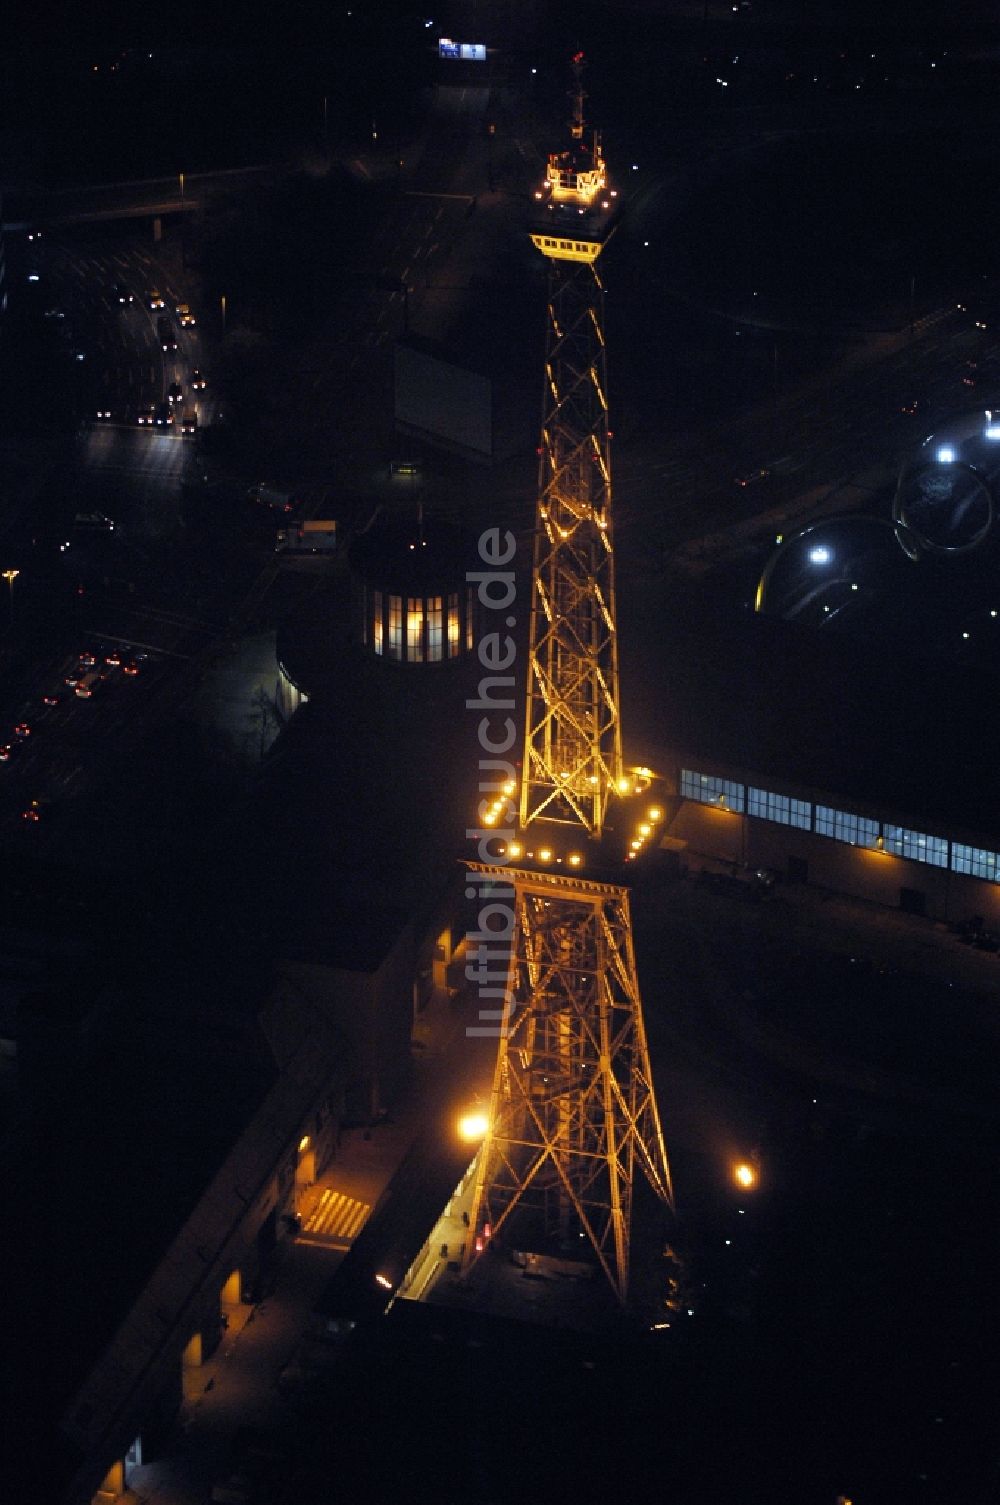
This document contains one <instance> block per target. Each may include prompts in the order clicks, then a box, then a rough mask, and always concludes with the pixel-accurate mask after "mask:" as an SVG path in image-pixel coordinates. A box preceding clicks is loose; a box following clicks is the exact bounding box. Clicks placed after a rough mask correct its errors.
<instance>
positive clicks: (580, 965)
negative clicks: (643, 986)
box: [465, 54, 672, 1303]
mask: <svg viewBox="0 0 1000 1505" xmlns="http://www.w3.org/2000/svg"><path fill="white" fill-rule="evenodd" d="M573 62H574V68H575V74H576V88H575V90H574V94H573V98H574V106H575V108H574V112H573V120H572V122H571V127H570V128H571V132H572V137H573V145H572V147H571V148H570V149H569V150H568V151H565V152H561V153H554V154H553V155H552V156H550V157H549V160H548V168H547V171H546V176H545V183H544V185H543V187H542V188H541V189H540V190H539V192H538V193H537V194H536V195H535V198H536V201H537V207H538V214H537V215H536V219H535V222H534V223H533V225H532V228H531V238H532V241H533V242H534V244H535V245H536V246H537V247H538V249H539V250H540V251H541V252H542V253H543V254H544V255H545V256H546V257H547V258H548V260H549V290H548V338H547V343H546V354H545V390H546V401H545V409H544V415H543V421H542V440H541V465H540V471H539V485H538V506H537V513H536V519H535V544H534V562H533V570H532V587H531V588H532V603H531V640H530V641H531V646H530V660H529V669H528V686H527V703H526V707H525V734H524V762H523V767H522V782H521V790H520V820H519V825H520V829H519V831H518V832H517V840H516V841H512V842H510V843H509V845H508V846H507V848H506V854H505V855H506V858H507V860H509V861H511V862H512V864H513V865H512V866H510V867H505V868H499V869H497V868H493V869H490V868H487V867H484V866H482V865H480V864H469V866H470V868H471V869H472V871H473V872H475V873H476V874H477V875H478V879H477V881H479V882H480V883H484V882H485V881H486V875H487V874H489V873H492V874H493V875H494V878H495V881H496V882H497V883H499V884H504V883H506V884H507V893H508V896H509V897H510V898H512V899H513V909H514V919H513V929H512V932H511V934H510V936H509V944H510V952H509V959H508V970H507V973H506V990H505V994H504V1024H503V1026H502V1028H501V1029H500V1030H498V1033H499V1034H500V1037H501V1038H500V1044H499V1052H498V1058H497V1065H496V1071H495V1074H494V1081H493V1091H492V1097H491V1104H490V1113H489V1120H488V1128H487V1131H486V1137H485V1139H484V1141H483V1145H482V1148H481V1151H480V1155H479V1158H478V1162H477V1168H476V1182H475V1189H474V1195H473V1208H472V1213H471V1230H472V1234H473V1237H472V1238H471V1239H470V1240H469V1242H468V1244H467V1246H466V1256H465V1265H466V1268H467V1269H468V1268H469V1267H470V1266H471V1265H472V1264H474V1262H475V1260H476V1257H477V1255H478V1254H479V1253H481V1252H482V1251H483V1249H484V1248H485V1247H486V1246H487V1244H488V1243H489V1242H490V1241H491V1240H495V1239H497V1238H498V1237H499V1238H500V1239H502V1240H504V1242H506V1243H509V1244H512V1245H513V1246H514V1247H516V1248H520V1249H522V1250H535V1251H537V1252H545V1251H548V1252H552V1251H553V1250H555V1249H558V1250H559V1251H561V1252H563V1253H565V1252H566V1251H567V1249H569V1250H572V1251H574V1252H577V1253H578V1254H579V1253H582V1252H586V1251H588V1249H589V1252H590V1253H591V1254H592V1255H595V1256H596V1258H597V1262H598V1264H599V1265H600V1267H601V1268H602V1269H603V1271H604V1273H605V1275H606V1276H607V1278H608V1280H609V1281H610V1283H611V1285H612V1287H613V1289H614V1291H615V1293H616V1295H617V1296H618V1298H619V1300H620V1301H622V1302H623V1303H624V1302H625V1300H626V1297H627V1292H628V1275H629V1246H630V1237H631V1222H632V1193H633V1183H634V1179H635V1176H636V1173H637V1172H639V1173H641V1174H642V1175H643V1176H644V1177H645V1179H646V1180H647V1181H648V1183H649V1185H650V1186H651V1188H652V1190H653V1192H654V1194H655V1196H656V1197H657V1198H658V1199H659V1201H661V1202H662V1203H664V1204H666V1205H668V1206H670V1205H672V1192H671V1185H670V1172H669V1169H668V1166H667V1157H666V1151H665V1148H664V1143H663V1133H662V1130H661V1127H660V1120H659V1115H658V1112H657V1107H656V1099H655V1095H654V1091H653V1080H652V1073H651V1070H650V1063H649V1052H648V1049H647V1044H646V1035H645V1028H644V1025H643V1018H642V1005H641V1001H640V997H639V985H638V979H637V976H636V968H635V957H634V955H633V949H632V923H631V916H630V912H629V895H628V889H627V888H624V887H622V886H620V885H618V884H616V883H609V882H604V881H598V880H596V879H593V878H591V877H590V876H588V874H587V872H586V868H587V867H588V866H589V864H590V860H591V858H592V857H599V855H600V853H599V850H598V843H599V839H600V838H601V836H602V834H603V832H604V830H605V818H606V815H607V811H608V803H609V799H610V797H611V796H612V795H613V794H619V795H623V796H624V795H630V796H637V797H641V796H642V795H643V794H644V793H645V792H646V790H648V787H649V778H650V777H651V775H650V773H649V770H648V769H641V770H633V771H632V774H630V775H629V776H625V775H624V774H623V771H622V753H621V730H620V722H619V714H618V651H617V636H616V623H615V594H614V555H613V551H612V530H611V472H610V465H609V456H608V438H609V434H608V419H607V387H606V381H605V374H604V372H605V356H604V333H603V319H602V305H603V287H602V284H601V281H600V279H599V277H598V275H597V269H596V261H597V257H598V255H599V254H600V251H601V248H602V246H603V245H604V243H605V242H606V240H607V237H608V235H609V234H610V232H611V229H612V228H613V224H614V209H615V194H614V190H612V189H609V188H608V184H607V174H606V170H605V165H604V159H603V157H602V155H601V148H600V142H599V139H598V138H597V136H596V135H595V136H594V137H593V145H592V147H589V148H588V147H587V146H586V145H585V144H584V122H583V98H584V95H583V90H582V88H581V86H580V71H581V67H582V62H583V58H582V54H578V55H577V57H575V58H574V60H573ZM514 799H515V789H514V785H513V783H509V784H508V785H506V786H505V788H504V790H503V792H502V794H501V796H500V797H499V798H498V799H496V800H494V801H493V804H492V805H491V806H490V807H489V808H488V809H487V810H485V811H484V812H483V818H484V821H485V823H486V825H488V826H489V825H496V824H498V823H501V822H503V821H506V820H507V819H509V818H510V817H512V816H513V814H514V809H513V804H514ZM637 818H638V819H639V822H640V823H639V825H638V826H637V830H638V831H639V832H644V833H645V835H646V836H649V835H650V834H651V831H652V830H653V828H654V827H655V824H656V823H657V822H658V821H659V820H660V819H661V811H660V810H659V809H658V808H657V807H656V806H655V805H654V806H651V807H648V808H647V807H645V806H644V807H643V809H642V811H641V812H639V814H638V817H637ZM628 819H629V816H628V815H627V813H626V811H625V807H624V805H623V806H622V820H623V822H625V821H627V820H628ZM581 838H582V839H581ZM588 838H589V840H588ZM643 839H644V838H643V837H641V836H640V837H638V838H636V840H634V841H633V843H632V847H633V848H634V847H636V846H637V845H640V844H641V842H642V840H643ZM479 975H480V977H481V978H483V977H484V976H485V975H487V974H486V973H484V971H483V969H482V967H481V968H480V972H479ZM489 976H490V978H491V980H496V974H495V973H491V974H489ZM502 976H503V974H502V973H501V974H500V977H501V978H502Z"/></svg>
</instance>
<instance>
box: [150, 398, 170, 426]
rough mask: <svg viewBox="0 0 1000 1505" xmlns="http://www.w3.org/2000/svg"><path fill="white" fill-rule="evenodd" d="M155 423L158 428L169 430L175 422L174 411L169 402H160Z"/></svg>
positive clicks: (155, 415) (154, 419)
mask: <svg viewBox="0 0 1000 1505" xmlns="http://www.w3.org/2000/svg"><path fill="white" fill-rule="evenodd" d="M153 421H154V423H155V425H156V427H157V428H169V427H170V425H171V424H172V423H173V421H174V410H173V408H172V407H171V406H170V404H169V402H158V403H157V405H156V412H155V413H154V415H153Z"/></svg>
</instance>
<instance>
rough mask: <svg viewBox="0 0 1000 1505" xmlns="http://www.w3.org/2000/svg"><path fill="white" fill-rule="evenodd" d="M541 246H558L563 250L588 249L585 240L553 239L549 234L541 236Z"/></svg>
mask: <svg viewBox="0 0 1000 1505" xmlns="http://www.w3.org/2000/svg"><path fill="white" fill-rule="evenodd" d="M542 245H543V246H559V247H560V248H561V249H562V250H564V251H589V250H590V243H588V242H587V241H585V240H553V239H552V237H551V236H549V235H544V236H543V237H542Z"/></svg>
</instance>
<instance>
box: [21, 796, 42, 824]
mask: <svg viewBox="0 0 1000 1505" xmlns="http://www.w3.org/2000/svg"><path fill="white" fill-rule="evenodd" d="M44 808H45V807H44V804H43V802H42V801H41V800H32V801H31V803H30V804H29V805H26V806H25V807H24V809H23V810H22V811H21V819H22V820H26V821H27V822H28V823H29V825H33V826H34V825H37V824H38V822H39V821H40V820H41V818H42V811H43V810H44Z"/></svg>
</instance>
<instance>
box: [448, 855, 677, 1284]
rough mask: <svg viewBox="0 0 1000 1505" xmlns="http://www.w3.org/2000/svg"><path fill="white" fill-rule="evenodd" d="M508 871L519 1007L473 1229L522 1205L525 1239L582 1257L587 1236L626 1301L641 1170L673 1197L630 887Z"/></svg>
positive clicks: (502, 1062)
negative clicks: (548, 1243)
mask: <svg viewBox="0 0 1000 1505" xmlns="http://www.w3.org/2000/svg"><path fill="white" fill-rule="evenodd" d="M476 866H478V865H476ZM478 870H479V871H480V872H489V871H493V870H491V869H487V868H484V867H482V866H478ZM507 876H509V877H510V879H511V880H512V884H513V888H514V894H515V911H516V920H515V928H514V935H513V940H512V949H511V956H510V969H509V972H508V979H507V987H508V991H509V995H510V998H511V1000H512V1007H511V1013H510V1020H509V1024H508V1027H507V1030H506V1033H505V1034H504V1035H503V1037H502V1038H501V1041H500V1050H499V1054H498V1059H497V1067H496V1072H495V1075H494V1080H493V1091H492V1096H491V1101H490V1112H489V1129H488V1131H487V1137H486V1140H485V1141H484V1143H483V1146H482V1150H481V1151H480V1155H479V1161H478V1164H477V1169H476V1184H475V1190H474V1196H473V1207H474V1213H475V1216H474V1218H473V1220H472V1227H473V1228H474V1229H475V1230H476V1232H477V1233H478V1234H479V1235H480V1236H482V1233H483V1230H488V1234H487V1236H488V1237H490V1238H495V1237H496V1236H497V1235H499V1234H503V1233H504V1231H505V1224H506V1222H507V1220H508V1218H510V1217H511V1215H512V1214H513V1213H514V1212H515V1210H517V1212H518V1214H519V1219H520V1223H519V1228H520V1231H521V1235H522V1236H524V1235H526V1237H527V1240H528V1246H529V1247H531V1246H532V1245H531V1242H530V1241H531V1240H532V1239H533V1238H534V1239H539V1238H540V1239H542V1240H552V1239H555V1240H557V1241H558V1244H559V1247H560V1248H561V1249H563V1250H566V1249H567V1248H568V1249H570V1250H572V1251H573V1252H574V1253H576V1254H578V1253H579V1249H580V1247H581V1246H580V1242H579V1241H580V1240H583V1239H585V1240H587V1241H588V1242H589V1245H590V1248H591V1250H592V1251H593V1252H594V1253H595V1254H596V1256H597V1260H598V1262H599V1264H600V1266H601V1268H602V1269H603V1271H604V1273H605V1274H606V1276H607V1278H608V1280H609V1281H610V1282H611V1285H612V1287H613V1289H614V1291H615V1293H616V1295H617V1296H618V1298H619V1300H620V1301H622V1302H624V1301H625V1299H626V1295H627V1291H628V1273H629V1242H630V1234H631V1224H632V1187H633V1182H634V1179H635V1175H636V1172H637V1171H639V1172H641V1173H642V1174H643V1175H644V1176H645V1177H646V1179H647V1181H648V1182H649V1184H650V1186H651V1187H652V1188H653V1191H654V1192H655V1193H656V1195H657V1196H658V1197H659V1198H660V1200H661V1201H663V1202H665V1203H667V1204H668V1205H670V1204H671V1202H672V1192H671V1186H670V1172H669V1170H668V1167H667V1156H666V1150H665V1148H664V1143H663V1133H662V1130H661V1127H660V1120H659V1114H658V1112H657V1108H656V1098H655V1096H654V1092H653V1079H652V1074H651V1071H650V1065H649V1052H648V1050H647V1046H646V1034H645V1028H644V1025H643V1019H642V1005H641V1002H640V999H639V984H638V980H637V977H636V970H635V957H634V955H633V952H632V922H631V916H630V913H629V896H628V889H626V888H622V887H620V886H618V885H617V884H611V883H599V882H594V881H593V880H591V879H588V878H570V877H568V876H564V875H562V874H556V873H542V872H527V871H524V870H516V871H513V872H510V873H509V874H508V875H507ZM471 1253H474V1250H473V1251H471Z"/></svg>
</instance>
